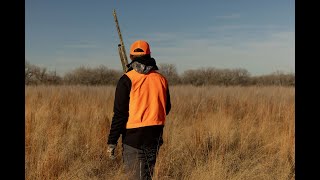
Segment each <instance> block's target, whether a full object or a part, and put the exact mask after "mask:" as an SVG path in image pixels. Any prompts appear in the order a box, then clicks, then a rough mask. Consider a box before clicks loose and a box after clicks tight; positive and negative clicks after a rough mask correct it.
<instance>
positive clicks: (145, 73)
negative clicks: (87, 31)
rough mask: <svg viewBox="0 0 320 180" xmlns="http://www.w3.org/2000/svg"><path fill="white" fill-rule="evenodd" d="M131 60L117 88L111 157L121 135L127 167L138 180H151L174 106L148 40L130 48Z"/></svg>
mask: <svg viewBox="0 0 320 180" xmlns="http://www.w3.org/2000/svg"><path fill="white" fill-rule="evenodd" d="M130 59H131V63H129V64H128V65H127V67H128V71H127V72H126V73H125V74H124V75H123V76H122V77H121V78H120V79H119V81H118V83H117V87H116V91H115V100H114V109H113V113H114V115H113V118H112V123H111V128H110V132H109V136H108V142H107V144H108V149H107V152H108V153H109V156H110V157H114V153H115V148H116V146H117V143H118V139H119V137H120V135H121V136H122V156H123V163H124V170H125V172H126V173H129V172H131V176H130V177H131V178H132V179H135V180H145V179H152V176H153V171H154V167H155V163H156V158H157V155H158V151H159V149H160V147H161V145H162V144H163V139H162V135H163V128H164V124H165V121H166V116H167V115H168V114H169V112H170V109H171V102H170V93H169V87H168V82H167V80H166V78H165V77H164V76H163V75H161V74H160V73H159V72H158V71H157V70H159V69H158V67H157V65H156V61H155V59H154V58H152V57H151V52H150V46H149V44H148V43H147V42H146V41H143V40H138V41H135V42H134V43H133V44H132V45H131V47H130Z"/></svg>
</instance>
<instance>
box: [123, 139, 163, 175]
mask: <svg viewBox="0 0 320 180" xmlns="http://www.w3.org/2000/svg"><path fill="white" fill-rule="evenodd" d="M122 147H123V152H122V153H123V154H122V156H123V163H124V170H125V172H126V173H128V175H129V177H130V178H129V179H133V180H149V179H152V176H153V170H154V166H155V164H156V158H157V154H158V151H159V148H160V147H157V146H154V147H150V146H148V147H147V146H146V147H142V148H141V149H137V148H134V147H131V146H129V145H126V144H122Z"/></svg>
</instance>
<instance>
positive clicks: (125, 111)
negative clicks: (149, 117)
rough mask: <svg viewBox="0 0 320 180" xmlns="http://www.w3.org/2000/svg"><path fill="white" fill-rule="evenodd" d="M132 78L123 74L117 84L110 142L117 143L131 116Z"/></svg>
mask: <svg viewBox="0 0 320 180" xmlns="http://www.w3.org/2000/svg"><path fill="white" fill-rule="evenodd" d="M130 90H131V80H130V79H129V77H128V76H127V75H123V76H122V77H121V78H120V79H119V81H118V84H117V87H116V91H115V98H114V106H113V118H112V123H111V129H110V133H109V137H108V144H117V142H118V139H119V137H120V134H122V132H123V131H124V130H125V128H126V123H127V121H128V117H129V100H130Z"/></svg>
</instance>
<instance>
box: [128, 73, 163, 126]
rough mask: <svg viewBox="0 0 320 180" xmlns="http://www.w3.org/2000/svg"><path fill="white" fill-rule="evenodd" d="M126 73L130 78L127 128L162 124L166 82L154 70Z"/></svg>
mask: <svg viewBox="0 0 320 180" xmlns="http://www.w3.org/2000/svg"><path fill="white" fill-rule="evenodd" d="M126 75H127V76H128V77H129V79H130V80H131V84H132V85H131V91H130V101H129V118H128V122H127V125H126V128H127V129H131V128H139V127H144V126H153V125H164V123H165V120H166V100H167V94H166V92H167V89H168V83H167V80H166V79H165V77H163V76H162V75H161V74H159V73H158V72H156V71H151V72H150V73H148V74H140V73H138V72H136V71H134V70H132V71H129V72H127V73H126Z"/></svg>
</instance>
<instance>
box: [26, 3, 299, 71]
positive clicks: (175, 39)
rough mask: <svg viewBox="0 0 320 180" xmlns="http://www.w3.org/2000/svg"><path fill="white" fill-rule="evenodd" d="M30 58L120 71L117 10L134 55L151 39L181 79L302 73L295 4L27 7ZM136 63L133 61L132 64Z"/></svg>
mask: <svg viewBox="0 0 320 180" xmlns="http://www.w3.org/2000/svg"><path fill="white" fill-rule="evenodd" d="M25 4H26V5H25V12H26V13H25V50H26V51H25V52H26V53H25V56H26V60H27V61H29V62H30V63H31V64H36V65H38V66H41V67H46V68H47V69H48V70H56V71H57V72H58V73H60V74H64V73H65V72H68V71H70V70H72V69H75V68H77V67H80V66H88V67H97V66H99V65H105V66H107V67H109V68H112V69H119V70H121V69H122V67H121V63H120V61H119V55H118V50H117V45H118V43H119V38H118V34H117V31H116V27H115V22H114V19H113V16H112V10H113V9H115V10H116V12H117V16H118V20H119V25H120V29H121V32H122V36H123V39H124V43H125V47H126V51H127V53H128V52H129V48H130V45H131V43H133V42H134V41H135V40H138V39H144V40H146V41H148V42H149V44H150V46H151V55H152V57H154V58H155V59H156V61H157V63H158V64H161V63H169V64H175V65H176V67H177V69H178V72H179V73H182V72H183V71H185V70H188V69H197V68H201V67H216V68H230V69H233V68H245V69H247V70H248V71H249V72H250V73H251V74H252V75H261V74H268V73H272V72H275V71H284V72H293V73H294V72H295V1H293V0H268V1H266V0H199V1H195V0H176V1H169V0H161V1H147V0H135V1H129V0H127V1H124V0H121V1H120V0H114V1H111V0H108V1H105V0H104V1H103V0H90V1H89V0H26V1H25ZM129 61H130V60H129Z"/></svg>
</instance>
